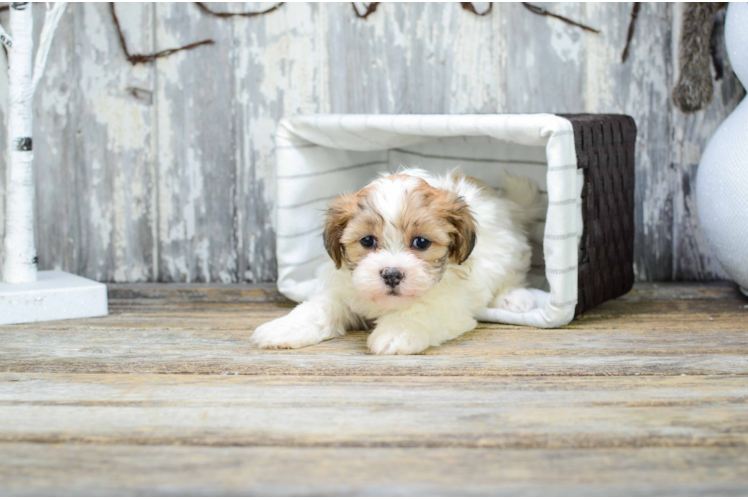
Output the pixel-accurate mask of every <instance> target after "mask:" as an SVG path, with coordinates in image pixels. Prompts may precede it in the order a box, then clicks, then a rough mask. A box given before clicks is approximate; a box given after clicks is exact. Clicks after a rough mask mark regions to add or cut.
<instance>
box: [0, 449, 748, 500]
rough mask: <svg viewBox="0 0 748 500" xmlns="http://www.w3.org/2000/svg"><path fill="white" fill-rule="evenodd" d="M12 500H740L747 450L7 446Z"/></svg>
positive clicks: (0, 471) (5, 481)
mask: <svg viewBox="0 0 748 500" xmlns="http://www.w3.org/2000/svg"><path fill="white" fill-rule="evenodd" d="M0 452H1V453H0V456H1V457H2V458H0V493H2V494H4V495H19V496H20V495H40V496H44V495H62V494H67V495H71V496H73V495H102V496H104V495H132V496H136V495H138V496H140V495H143V496H146V495H154V496H155V495H185V496H186V495H215V496H219V495H247V496H249V495H258V496H270V495H281V496H284V495H319V496H331V495H343V496H358V495H374V496H390V495H406V496H408V495H413V496H415V495H428V496H441V495H496V496H499V495H508V496H516V495H529V496H539V495H570V496H574V495H590V496H607V495H611V496H612V495H641V496H649V495H651V496H655V495H675V496H690V495H717V496H722V495H744V494H745V493H746V491H748V481H746V477H748V458H747V457H748V455H747V454H746V453H745V450H744V449H743V448H721V449H714V448H685V449H684V448H674V449H666V448H649V449H647V448H645V449H607V450H550V451H548V450H522V451H516V450H480V449H421V448H416V449H361V448H301V449H288V448H277V447H249V448H242V447H227V448H211V447H195V446H171V447H169V446H148V447H144V446H93V445H40V444H25V443H10V444H0Z"/></svg>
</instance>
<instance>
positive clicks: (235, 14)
mask: <svg viewBox="0 0 748 500" xmlns="http://www.w3.org/2000/svg"><path fill="white" fill-rule="evenodd" d="M284 3H285V2H279V3H278V4H277V5H274V6H272V7H270V8H269V9H266V10H259V11H255V12H216V11H214V10H211V9H210V8H209V7H208V6H207V5H205V4H204V3H202V2H195V5H197V6H198V7H200V9H201V10H202V11H203V12H205V13H206V14H210V15H211V16H216V17H255V16H261V15H263V14H269V13H271V12H273V11H275V10H278V9H279V8H280V6H281V5H283V4H284Z"/></svg>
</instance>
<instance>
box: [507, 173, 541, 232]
mask: <svg viewBox="0 0 748 500" xmlns="http://www.w3.org/2000/svg"><path fill="white" fill-rule="evenodd" d="M502 177H503V178H502V180H503V184H504V190H503V191H504V198H505V199H507V200H509V201H512V202H514V204H515V205H516V209H514V210H513V212H514V213H515V217H516V218H515V220H516V221H518V222H519V223H520V224H522V225H523V226H526V225H528V224H529V223H531V222H533V221H535V220H537V219H538V218H539V217H541V216H542V215H543V207H542V204H541V200H540V192H539V191H538V185H537V183H535V181H533V180H531V179H528V178H527V177H520V176H517V175H511V174H509V173H507V172H504V174H503V176H502Z"/></svg>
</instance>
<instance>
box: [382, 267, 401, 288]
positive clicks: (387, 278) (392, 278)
mask: <svg viewBox="0 0 748 500" xmlns="http://www.w3.org/2000/svg"><path fill="white" fill-rule="evenodd" d="M379 274H380V275H381V276H382V279H383V280H384V282H385V283H386V284H387V286H388V287H390V288H395V287H396V286H397V285H399V284H400V282H401V281H402V280H403V278H404V277H405V276H404V275H403V272H402V271H401V270H399V269H394V268H391V267H388V268H386V269H382V271H380V273H379Z"/></svg>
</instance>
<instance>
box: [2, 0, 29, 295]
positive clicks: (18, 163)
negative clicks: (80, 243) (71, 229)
mask: <svg viewBox="0 0 748 500" xmlns="http://www.w3.org/2000/svg"><path fill="white" fill-rule="evenodd" d="M31 5H32V4H31V3H12V4H11V7H10V32H11V35H12V36H13V47H12V49H10V50H9V51H8V63H9V64H8V65H9V69H8V99H9V102H8V133H7V136H8V145H7V151H8V168H7V173H6V186H7V196H6V211H5V213H6V226H5V264H4V266H3V281H5V282H6V283H30V282H34V281H36V260H37V259H36V248H35V247H34V175H33V168H32V165H33V160H34V152H33V150H32V140H31V137H32V135H33V128H32V117H33V113H32V101H33V90H32V53H33V48H34V38H33V31H34V18H33V13H32V9H31Z"/></svg>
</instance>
